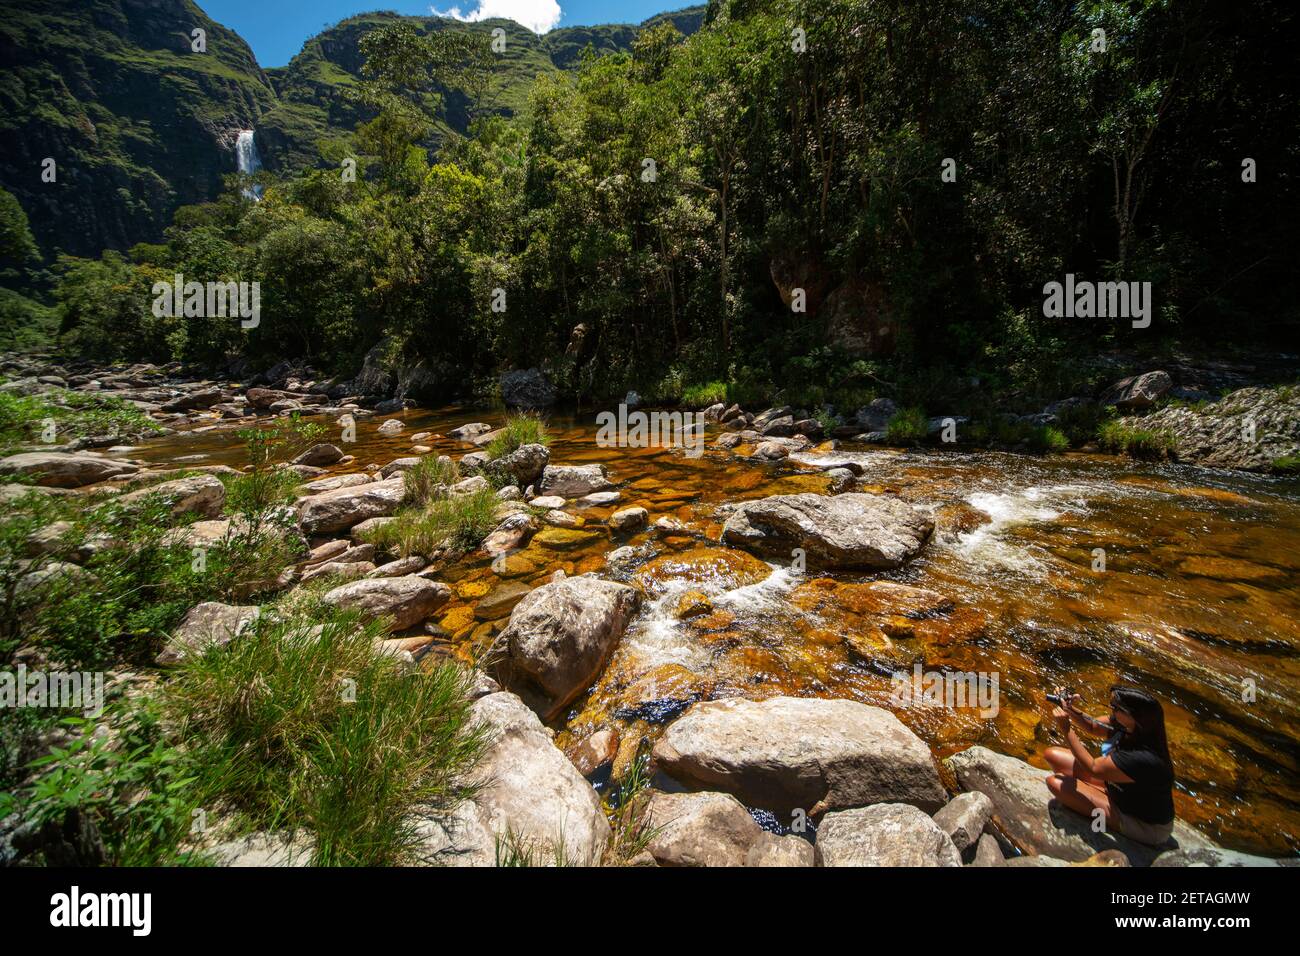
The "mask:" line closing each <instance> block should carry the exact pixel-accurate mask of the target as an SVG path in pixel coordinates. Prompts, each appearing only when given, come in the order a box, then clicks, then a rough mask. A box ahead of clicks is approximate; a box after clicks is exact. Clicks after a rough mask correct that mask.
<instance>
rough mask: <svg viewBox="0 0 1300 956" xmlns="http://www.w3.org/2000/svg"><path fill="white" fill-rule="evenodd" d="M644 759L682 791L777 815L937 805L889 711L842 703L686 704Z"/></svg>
mask: <svg viewBox="0 0 1300 956" xmlns="http://www.w3.org/2000/svg"><path fill="white" fill-rule="evenodd" d="M654 759H655V763H656V765H657V767H658V768H659V769H660V770H662V771H663V772H664V773H666V774H668V775H669V776H670V777H673V778H674V779H676V780H678V781H679V782H681V783H682V784H684V785H686V786H687V787H689V788H691V789H696V790H721V791H724V792H726V793H731V794H733V795H735V796H736V797H737V798H739V799H740V800H741V801H742V802H743V803H745V804H746V805H748V806H751V807H761V808H764V809H768V810H772V811H773V812H775V813H777V814H779V815H784V814H791V813H793V812H794V811H795V810H802V811H804V812H805V813H807V814H808V815H810V816H812V815H814V814H819V813H822V812H825V811H831V810H842V809H847V808H849V807H860V806H867V805H869V804H873V803H908V804H913V805H915V806H917V807H920V808H921V809H922V810H925V811H926V812H927V813H932V812H934V811H935V810H938V809H939V808H940V807H941V806H943V804H944V803H945V802H946V801H947V793H946V792H945V791H944V788H943V785H942V784H941V783H940V782H939V774H938V771H937V770H936V769H935V765H934V761H933V759H932V758H931V756H930V749H929V747H927V746H926V745H925V743H924V742H922V741H921V739H920V738H919V737H917V736H916V735H915V734H914V733H912V732H911V731H910V730H908V729H907V728H906V727H905V726H903V723H902V722H901V721H900V720H899V719H898V718H897V717H895V716H894V715H893V714H891V713H890V712H889V711H887V710H882V709H881V708H879V707H871V706H869V705H867V704H861V703H858V702H857V701H851V700H821V699H815V698H796V697H774V698H772V699H770V700H765V701H749V700H741V699H736V698H733V699H729V700H717V701H708V702H705V703H699V704H695V705H693V706H692V707H691V708H690V709H689V710H687V711H686V713H685V714H683V715H682V716H681V717H680V718H678V719H677V720H676V721H675V722H674V723H672V724H671V725H670V726H669V727H668V729H667V730H666V731H665V732H664V735H663V737H661V738H660V740H659V742H658V743H657V744H656V745H655V748H654ZM787 822H788V821H787Z"/></svg>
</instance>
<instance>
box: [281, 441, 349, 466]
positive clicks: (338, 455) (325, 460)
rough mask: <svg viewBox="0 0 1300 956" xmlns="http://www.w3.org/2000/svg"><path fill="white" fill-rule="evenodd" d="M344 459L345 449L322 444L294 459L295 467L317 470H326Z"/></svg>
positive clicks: (313, 446) (325, 443) (312, 447)
mask: <svg viewBox="0 0 1300 956" xmlns="http://www.w3.org/2000/svg"><path fill="white" fill-rule="evenodd" d="M342 459H343V449H341V448H339V446H338V445H331V444H329V443H327V442H322V443H320V444H319V445H312V446H311V447H310V448H308V449H307V450H306V451H304V452H303V453H302V454H300V455H298V456H297V457H296V458H294V460H293V463H294V464H295V465H311V466H313V467H315V468H326V467H328V466H330V465H335V464H338V463H339V461H341V460H342Z"/></svg>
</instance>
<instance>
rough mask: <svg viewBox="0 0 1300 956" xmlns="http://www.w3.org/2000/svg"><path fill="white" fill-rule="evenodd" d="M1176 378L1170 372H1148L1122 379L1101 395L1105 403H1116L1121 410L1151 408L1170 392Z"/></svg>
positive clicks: (1132, 410) (1130, 410)
mask: <svg viewBox="0 0 1300 956" xmlns="http://www.w3.org/2000/svg"><path fill="white" fill-rule="evenodd" d="M1173 387H1174V380H1173V379H1172V378H1170V377H1169V373H1168V372H1146V373H1144V374H1142V375H1132V376H1130V377H1128V378H1124V379H1120V380H1119V381H1118V382H1116V383H1115V384H1114V385H1112V386H1111V387H1110V388H1108V389H1107V390H1106V392H1105V394H1103V395H1102V397H1101V403H1102V404H1103V405H1114V406H1115V407H1116V408H1118V409H1119V410H1120V411H1125V412H1134V411H1139V410H1141V409H1144V408H1150V407H1151V406H1152V405H1154V404H1155V403H1156V402H1158V401H1159V400H1160V399H1162V398H1164V397H1165V395H1167V394H1168V393H1169V390H1170V389H1171V388H1173Z"/></svg>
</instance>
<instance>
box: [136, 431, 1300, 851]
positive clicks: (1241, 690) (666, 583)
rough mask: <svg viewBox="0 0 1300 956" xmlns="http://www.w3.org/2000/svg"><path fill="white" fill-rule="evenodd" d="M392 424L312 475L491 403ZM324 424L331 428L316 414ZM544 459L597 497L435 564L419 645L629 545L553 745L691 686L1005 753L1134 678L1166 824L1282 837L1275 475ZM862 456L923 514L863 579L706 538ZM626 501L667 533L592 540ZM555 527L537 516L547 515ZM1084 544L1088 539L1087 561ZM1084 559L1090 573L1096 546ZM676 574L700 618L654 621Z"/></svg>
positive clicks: (818, 487) (951, 745)
mask: <svg viewBox="0 0 1300 956" xmlns="http://www.w3.org/2000/svg"><path fill="white" fill-rule="evenodd" d="M385 417H396V418H399V419H401V420H403V421H404V422H405V423H406V426H407V427H406V429H405V431H404V432H403V433H402V434H400V435H397V436H392V437H385V436H382V435H379V434H377V432H376V426H377V425H378V423H379V421H381V420H383V418H382V417H381V418H371V419H364V420H362V421H361V422H360V423H359V425H358V441H357V442H356V443H355V444H353V445H350V446H347V447H346V450H347V451H348V452H350V453H351V454H353V455H355V456H356V461H355V462H353V463H351V464H350V465H340V466H336V467H335V468H333V469H331V471H334V472H340V473H341V472H346V471H349V470H358V469H359V468H361V467H363V466H365V465H367V464H370V463H376V464H384V463H386V462H388V461H390V460H392V459H394V458H398V457H402V456H405V455H410V454H411V453H412V452H411V450H410V449H411V440H410V436H411V435H412V434H414V433H417V432H421V431H430V432H434V433H435V437H433V438H429V439H423V440H422V441H421V443H422V444H425V445H428V446H430V447H432V448H433V449H434V451H435V452H437V453H451V454H453V455H454V456H455V457H459V456H460V455H461V454H464V453H466V452H468V451H471V450H473V449H472V448H471V447H470V446H468V445H465V444H463V443H459V442H455V441H451V440H448V439H445V438H442V437H441V435H442V434H443V433H445V432H446V431H448V430H450V429H451V428H453V427H455V426H457V425H460V424H464V423H465V422H467V421H476V420H481V421H486V422H489V423H490V424H493V425H496V424H499V423H500V421H501V416H500V415H497V414H492V413H483V412H467V411H464V410H459V409H454V408H446V409H440V410H436V411H426V410H411V411H408V412H405V413H401V414H397V415H394V416H385ZM326 424H327V426H328V427H329V428H331V429H332V430H333V431H335V432H337V428H336V427H335V426H334V424H333V423H332V422H330V421H328V420H327V422H326ZM549 426H550V429H551V434H552V436H553V440H552V444H551V460H552V462H554V463H566V464H567V463H582V462H600V463H603V464H604V465H606V466H607V468H608V469H609V473H610V476H611V478H612V479H613V480H614V481H615V482H616V484H617V485H618V487H619V490H620V491H621V495H622V497H621V500H620V501H619V502H618V503H617V504H615V505H614V506H612V507H604V508H590V509H587V510H583V511H578V512H576V513H577V514H579V515H580V516H582V517H583V518H585V519H586V524H585V526H584V527H582V528H578V529H574V530H572V531H567V532H565V533H552V534H545V533H543V534H539V535H538V536H537V537H536V538H534V540H533V541H532V542H531V543H530V545H529V546H528V547H527V548H526V549H524V550H522V551H520V552H517V553H515V554H513V555H511V556H510V558H509V559H508V560H507V561H506V562H504V565H502V564H501V563H498V565H497V567H496V570H494V569H493V567H492V566H491V564H490V563H489V562H488V561H487V559H481V560H468V561H464V562H462V563H460V564H457V565H455V566H453V567H450V568H448V569H446V572H445V575H444V577H443V580H445V581H447V582H448V583H449V584H451V585H452V586H453V588H454V589H455V591H456V597H455V599H454V600H453V602H452V603H451V604H450V605H448V606H447V607H446V608H444V609H443V611H442V612H441V613H440V616H439V621H440V622H441V623H442V625H443V627H444V629H445V630H446V632H447V635H448V637H447V639H446V640H445V642H444V647H443V648H442V650H443V651H445V652H446V653H451V654H455V655H457V656H460V657H462V658H464V659H466V660H473V659H475V658H476V656H477V655H480V654H482V653H483V651H484V650H485V649H486V647H487V646H488V644H489V643H490V642H491V640H492V636H493V635H494V634H495V633H496V632H497V631H499V630H500V629H501V627H503V626H504V624H505V622H506V618H505V617H504V616H502V617H497V618H496V619H495V620H483V619H482V618H483V615H482V614H479V615H477V616H476V614H475V609H476V606H477V604H478V602H479V601H480V599H481V598H482V597H483V596H485V595H487V594H490V593H492V592H493V591H494V589H496V588H498V587H500V586H501V584H502V579H510V580H514V581H520V582H523V583H527V584H539V583H541V582H542V581H543V580H544V579H545V578H546V577H547V576H549V575H550V574H552V573H553V572H554V571H555V570H557V569H563V570H564V571H565V572H566V573H569V574H573V573H583V572H587V571H596V572H600V573H602V574H610V573H611V571H610V569H609V568H608V567H607V564H606V560H605V556H606V554H608V553H609V552H610V551H612V550H614V549H615V548H619V547H622V546H625V545H631V546H632V547H633V548H637V549H641V552H642V555H641V556H642V557H643V558H644V557H645V556H647V555H650V554H651V553H653V554H654V555H655V560H654V561H652V562H651V564H650V566H648V567H641V568H640V569H639V570H637V569H635V568H633V569H632V570H631V572H630V574H629V573H623V574H622V577H623V579H628V577H629V576H630V577H631V579H632V580H634V581H636V582H637V583H640V584H641V585H642V586H643V587H644V588H645V589H646V591H647V594H648V599H647V601H646V602H645V604H644V606H643V608H642V610H641V611H640V613H639V615H638V617H637V619H636V621H635V622H634V623H633V625H632V626H631V628H630V629H629V631H628V633H627V634H626V635H625V636H624V639H623V641H622V642H621V644H620V646H619V648H618V650H617V651H616V652H615V654H614V656H613V658H612V659H611V661H610V662H609V664H608V666H607V667H606V669H605V671H604V672H603V673H602V674H601V676H600V677H599V678H598V679H597V681H596V683H595V685H594V686H593V687H592V689H591V691H590V692H589V693H588V694H587V695H585V696H584V697H582V698H580V699H579V700H578V701H576V702H575V704H574V705H573V706H572V707H571V708H570V710H569V711H568V713H567V714H566V715H565V717H563V718H562V719H561V720H560V721H559V722H558V723H557V725H556V730H557V731H558V734H557V743H559V744H560V745H561V746H565V745H567V744H570V743H572V742H574V741H576V740H577V739H580V738H581V737H582V736H583V735H584V734H585V733H587V732H589V731H591V730H595V729H597V728H599V727H601V726H606V725H609V726H614V727H616V728H618V729H619V730H620V732H621V733H622V735H623V737H624V738H625V739H626V738H637V737H639V736H642V735H646V736H651V737H653V736H655V735H656V734H657V733H658V732H659V731H660V730H661V729H662V727H663V725H664V723H665V722H666V721H667V720H669V719H671V718H672V717H673V716H675V715H676V714H677V713H678V712H680V710H681V709H682V708H683V707H684V706H686V704H688V703H689V702H690V701H692V700H696V699H704V698H714V697H721V696H730V695H745V696H748V697H754V698H762V697H768V696H773V695H778V694H793V695H807V696H822V697H848V698H853V699H855V700H860V701H863V702H866V703H870V704H876V705H880V706H886V707H891V709H894V710H895V711H896V712H897V713H898V715H899V717H900V718H901V719H902V720H903V721H904V722H905V723H906V724H908V725H909V726H910V727H911V728H912V729H913V730H915V731H916V732H917V733H918V734H920V735H921V736H922V737H923V738H924V739H925V740H926V741H927V742H929V744H930V745H931V747H932V748H933V750H934V752H935V753H936V755H937V756H939V757H943V756H946V755H947V754H950V753H952V752H955V751H957V750H961V749H964V748H965V747H968V746H971V745H973V744H982V745H984V746H987V747H990V748H992V749H994V750H998V751H1001V752H1004V753H1009V754H1012V755H1015V756H1018V757H1025V758H1028V759H1030V760H1031V762H1033V763H1035V764H1036V765H1037V766H1045V765H1044V764H1043V761H1042V760H1041V759H1040V758H1039V757H1038V756H1037V755H1038V754H1039V753H1041V751H1042V749H1043V748H1044V747H1045V746H1047V745H1048V744H1050V743H1052V742H1054V735H1053V734H1052V732H1051V721H1050V719H1049V718H1048V711H1047V708H1046V705H1045V704H1044V702H1043V694H1044V693H1045V692H1047V691H1048V690H1049V689H1050V688H1052V687H1053V686H1054V685H1057V684H1068V685H1071V686H1073V687H1074V688H1075V689H1076V690H1077V691H1078V692H1079V693H1080V694H1082V695H1083V697H1084V699H1085V702H1086V703H1085V709H1088V708H1091V711H1092V712H1093V713H1097V714H1101V713H1103V712H1104V710H1105V706H1106V704H1105V702H1106V699H1107V693H1106V690H1107V687H1108V686H1109V685H1110V684H1112V683H1115V682H1125V683H1132V684H1137V685H1140V686H1142V687H1145V688H1147V689H1149V690H1150V691H1151V692H1153V693H1154V694H1156V695H1157V696H1158V697H1159V698H1160V699H1161V700H1162V701H1163V702H1164V706H1165V714H1166V721H1167V725H1168V729H1169V736H1170V742H1171V750H1172V753H1173V757H1174V761H1175V766H1176V770H1177V775H1178V789H1177V792H1176V794H1175V802H1176V805H1177V810H1178V813H1179V816H1180V817H1182V818H1183V819H1185V820H1187V821H1189V822H1190V823H1192V824H1193V825H1195V826H1197V827H1198V828H1200V829H1202V830H1204V831H1205V832H1206V833H1208V834H1209V835H1211V836H1212V837H1213V838H1215V839H1216V840H1218V841H1219V842H1221V843H1223V844H1224V845H1225V846H1229V847H1231V848H1234V849H1240V850H1244V851H1248V852H1252V853H1261V854H1266V855H1270V856H1282V855H1293V854H1295V853H1296V852H1297V850H1300V766H1298V761H1297V755H1298V754H1300V748H1297V739H1298V738H1300V720H1298V719H1297V710H1298V708H1297V704H1296V701H1297V699H1298V695H1300V639H1298V638H1297V626H1296V623H1295V622H1296V620H1297V617H1298V616H1300V583H1298V582H1300V482H1297V481H1296V480H1280V479H1271V478H1264V477H1256V476H1250V475H1244V474H1235V473H1234V474H1229V473H1223V472H1211V471H1206V470H1201V469H1195V468H1190V467H1183V466H1177V465H1160V466H1157V465H1144V464H1135V463H1132V462H1128V461H1121V460H1118V459H1114V458H1109V457H1103V456H1094V455H1085V454H1067V455H1060V456H1051V457H1031V456H1024V455H1015V454H1003V453H993V452H964V451H938V450H900V449H877V448H869V447H863V446H848V445H844V446H841V448H839V449H837V450H835V451H833V452H832V451H826V452H820V453H819V452H811V453H808V454H804V455H800V456H796V457H797V458H798V459H800V460H788V461H784V462H780V463H777V464H767V463H757V462H754V461H750V460H745V459H741V458H737V457H734V456H733V455H732V454H731V453H729V452H724V451H720V450H715V449H713V448H709V449H708V451H707V452H706V453H705V454H704V455H703V456H702V457H699V458H696V459H692V458H689V457H686V456H685V455H683V454H682V453H681V451H680V450H678V449H666V448H639V449H627V448H602V447H598V446H597V444H596V441H595V433H596V427H595V414H594V413H591V414H581V415H575V414H572V413H570V414H564V415H561V414H556V415H552V416H551V417H550V419H549ZM130 454H131V455H133V456H134V457H137V458H140V459H144V460H147V461H151V462H155V463H164V462H165V463H169V464H178V465H179V464H218V463H220V464H228V465H234V466H239V465H241V464H242V463H243V449H242V445H241V444H240V442H239V440H238V438H237V437H236V436H235V434H234V431H233V429H232V428H227V427H224V426H223V427H220V428H213V429H209V430H204V431H188V432H178V433H176V434H173V435H170V436H167V437H165V438H161V439H158V440H155V441H151V442H149V443H147V444H143V445H141V446H139V447H137V448H135V449H133V450H132V451H131V452H130ZM827 457H830V458H835V459H844V458H847V459H851V460H853V461H856V462H857V463H858V464H859V465H861V467H862V469H863V476H862V478H861V481H860V484H861V490H866V491H875V492H880V493H885V494H892V495H898V496H900V497H901V498H903V499H905V500H907V501H911V502H914V503H916V504H917V505H919V506H922V507H925V508H927V509H930V510H931V511H933V512H934V514H935V516H936V522H937V530H936V532H935V538H934V540H933V541H932V542H931V544H930V546H929V548H928V549H927V550H926V552H925V553H924V554H923V555H922V556H921V557H920V558H919V559H918V560H916V561H915V562H913V563H912V564H910V565H907V566H906V567H904V568H903V569H901V570H899V571H897V572H892V573H890V574H887V575H866V574H833V575H820V574H815V573H804V574H801V573H800V572H799V571H798V570H797V569H795V568H791V567H781V566H776V565H769V566H767V567H766V568H762V569H760V570H759V571H758V572H757V573H756V572H755V561H752V560H748V556H745V555H740V554H739V553H738V552H731V551H730V550H729V549H721V548H719V547H718V545H717V541H718V536H719V533H720V531H721V523H722V521H723V520H725V514H720V513H719V509H720V507H721V506H724V505H725V504H727V503H729V502H736V501H741V500H745V499H749V498H757V497H761V496H764V495H769V494H778V493H790V492H800V491H818V492H824V491H826V489H827V485H828V479H827V478H826V477H825V476H824V475H823V474H821V473H820V471H819V470H818V467H817V466H818V465H819V464H825V458H827ZM631 505H642V506H644V507H645V508H647V509H648V510H649V512H650V515H651V520H652V521H653V520H654V519H656V518H659V517H662V516H668V517H670V518H674V519H676V520H677V521H678V522H679V523H680V525H681V526H682V527H681V530H680V531H674V532H671V533H667V534H665V533H664V532H663V531H662V530H659V529H654V528H652V529H650V530H648V531H645V532H641V533H640V534H638V535H636V536H634V537H632V538H630V539H629V538H617V539H615V538H613V537H611V535H610V532H609V531H608V530H607V529H606V528H605V527H603V524H602V522H603V519H604V518H606V517H608V515H609V514H610V513H611V512H612V511H614V510H617V509H620V508H625V507H628V506H631ZM550 530H551V531H553V532H557V531H558V530H559V529H550ZM1097 549H1101V552H1099V551H1098V550H1097ZM1103 553H1104V562H1105V564H1104V570H1103V569H1102V568H1101V563H1100V562H1101V557H1102V556H1103ZM878 578H887V579H890V580H894V581H898V582H902V583H906V584H910V585H915V586H919V587H923V588H927V589H930V590H933V591H935V592H938V593H939V594H940V595H943V596H944V597H946V598H949V599H951V602H952V604H953V605H954V607H953V609H952V610H951V611H949V612H947V613H944V614H941V615H929V616H925V615H921V616H919V617H918V616H914V617H912V618H906V617H901V616H899V615H898V614H896V613H893V611H896V609H889V608H881V607H880V606H878V603H879V602H878V601H877V602H874V603H873V600H872V598H871V595H870V594H869V593H867V592H866V591H864V589H863V588H862V585H863V584H864V583H865V582H868V581H871V580H874V579H878ZM688 591H701V592H703V593H704V594H705V595H706V596H707V597H708V599H709V600H708V602H707V605H706V610H707V613H700V614H698V615H696V616H692V617H689V618H685V619H683V618H680V617H679V616H678V614H677V608H678V603H679V601H680V600H681V598H682V595H683V594H684V593H686V592H688ZM917 663H920V664H922V665H923V670H926V671H931V670H934V671H944V672H978V673H982V674H985V675H996V678H997V680H998V689H999V698H998V707H997V713H996V715H993V714H988V713H985V714H981V713H980V712H979V711H978V710H976V709H974V708H965V709H957V710H953V709H947V708H939V707H919V706H914V707H906V708H899V707H898V706H897V704H896V703H895V702H892V701H891V687H892V683H891V675H892V674H894V673H897V672H907V673H910V672H912V670H913V668H914V667H915V665H916V664H917Z"/></svg>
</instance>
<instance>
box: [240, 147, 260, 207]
mask: <svg viewBox="0 0 1300 956" xmlns="http://www.w3.org/2000/svg"><path fill="white" fill-rule="evenodd" d="M235 161H236V162H237V163H238V164H239V171H240V172H241V173H246V174H247V175H250V176H251V175H252V174H253V173H255V172H257V171H258V170H259V169H261V168H262V157H261V156H259V155H258V153H257V142H256V141H255V140H254V139H253V131H252V130H251V129H241V130H240V131H239V139H238V140H236V141H235ZM244 195H245V196H246V197H247V198H249V199H252V200H254V201H256V200H258V199H261V198H262V187H261V186H256V185H254V186H249V187H246V188H245V189H244Z"/></svg>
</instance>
